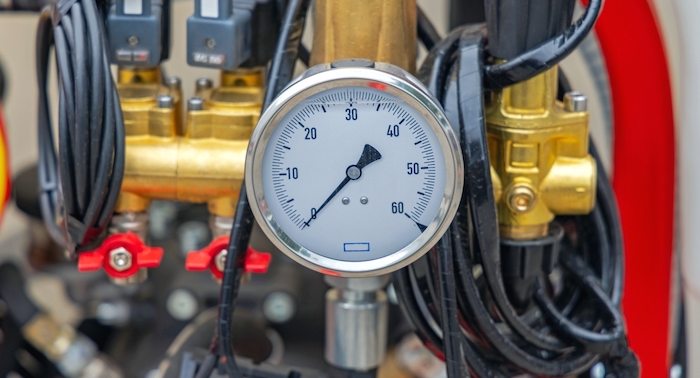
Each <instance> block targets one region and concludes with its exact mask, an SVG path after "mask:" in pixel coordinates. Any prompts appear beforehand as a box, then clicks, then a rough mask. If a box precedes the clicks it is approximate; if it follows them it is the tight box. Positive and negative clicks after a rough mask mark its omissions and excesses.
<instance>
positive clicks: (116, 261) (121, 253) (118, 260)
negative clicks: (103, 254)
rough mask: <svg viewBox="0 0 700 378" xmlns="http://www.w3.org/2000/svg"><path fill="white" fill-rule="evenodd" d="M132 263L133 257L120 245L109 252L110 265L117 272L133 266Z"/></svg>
mask: <svg viewBox="0 0 700 378" xmlns="http://www.w3.org/2000/svg"><path fill="white" fill-rule="evenodd" d="M132 263H133V257H132V256H131V253H130V252H129V251H127V250H126V249H125V248H124V247H119V248H117V249H113V250H111V251H110V252H109V265H111V266H112V268H114V270H116V271H117V272H123V271H125V270H127V269H129V268H131V265H132Z"/></svg>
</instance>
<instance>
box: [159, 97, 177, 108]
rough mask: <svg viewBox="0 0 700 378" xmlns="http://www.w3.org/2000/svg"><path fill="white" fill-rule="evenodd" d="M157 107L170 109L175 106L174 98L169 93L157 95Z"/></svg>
mask: <svg viewBox="0 0 700 378" xmlns="http://www.w3.org/2000/svg"><path fill="white" fill-rule="evenodd" d="M157 101H158V107H159V108H161V109H172V108H173V106H175V99H173V96H171V95H160V96H158V100H157Z"/></svg>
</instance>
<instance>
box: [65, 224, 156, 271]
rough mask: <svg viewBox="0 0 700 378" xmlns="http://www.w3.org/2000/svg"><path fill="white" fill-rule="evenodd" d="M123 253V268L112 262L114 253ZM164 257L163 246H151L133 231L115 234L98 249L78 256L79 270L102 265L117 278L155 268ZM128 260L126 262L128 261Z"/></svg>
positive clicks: (94, 268) (87, 269)
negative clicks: (142, 269)
mask: <svg viewBox="0 0 700 378" xmlns="http://www.w3.org/2000/svg"><path fill="white" fill-rule="evenodd" d="M116 253H122V255H121V256H122V257H124V256H125V255H124V254H126V256H125V258H124V259H120V261H122V262H123V263H124V267H123V268H119V267H117V266H114V264H112V255H113V254H116ZM162 258H163V248H159V247H149V246H147V245H146V244H145V243H144V242H143V241H142V240H141V238H140V237H139V236H138V235H136V234H135V233H133V232H127V233H125V234H114V235H111V236H109V237H108V238H107V239H105V241H104V242H102V245H100V246H99V247H98V248H97V249H95V250H93V251H89V252H82V253H81V254H80V255H79V256H78V271H80V272H88V271H93V270H99V269H100V267H102V268H103V269H104V270H105V272H107V274H108V275H110V276H111V277H115V278H128V277H131V276H133V275H134V274H136V272H138V271H139V269H141V268H155V267H157V266H158V265H160V260H161V259H162ZM127 260H128V262H125V261H127Z"/></svg>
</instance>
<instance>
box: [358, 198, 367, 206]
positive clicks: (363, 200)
mask: <svg viewBox="0 0 700 378" xmlns="http://www.w3.org/2000/svg"><path fill="white" fill-rule="evenodd" d="M367 202H369V199H367V197H360V203H361V204H363V205H366V204H367Z"/></svg>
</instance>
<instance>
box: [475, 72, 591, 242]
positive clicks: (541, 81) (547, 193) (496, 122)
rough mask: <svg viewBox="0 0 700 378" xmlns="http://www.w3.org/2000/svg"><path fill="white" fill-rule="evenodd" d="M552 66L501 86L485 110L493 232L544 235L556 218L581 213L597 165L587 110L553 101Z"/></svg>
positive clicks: (586, 208)
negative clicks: (494, 219) (496, 223)
mask: <svg viewBox="0 0 700 378" xmlns="http://www.w3.org/2000/svg"><path fill="white" fill-rule="evenodd" d="M557 76H558V75H557V68H556V67H555V68H553V69H550V70H549V71H547V72H545V73H543V74H540V75H538V76H536V77H534V78H532V79H530V80H527V81H525V82H522V83H518V84H516V85H513V86H511V87H507V88H504V89H503V90H502V91H500V92H497V93H495V94H494V96H493V100H492V102H491V104H489V105H488V106H487V108H486V128H487V132H488V147H489V156H490V158H491V165H492V168H493V169H492V171H491V172H492V176H494V177H493V181H494V183H497V184H499V185H494V186H497V187H498V188H496V189H497V190H495V191H496V200H497V209H498V220H499V224H500V232H501V235H502V236H503V237H506V238H510V239H534V238H539V237H543V236H546V235H547V232H548V224H549V223H550V222H551V221H552V220H553V219H554V216H555V215H576V214H587V213H589V212H590V211H591V210H592V209H593V205H594V202H595V187H596V185H595V182H596V165H595V161H594V160H593V158H592V157H591V156H590V155H589V154H588V112H587V111H585V110H584V111H575V110H574V109H572V108H571V107H568V108H567V107H565V106H564V104H563V103H562V102H560V101H557V100H556V93H557V92H556V89H557Z"/></svg>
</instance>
